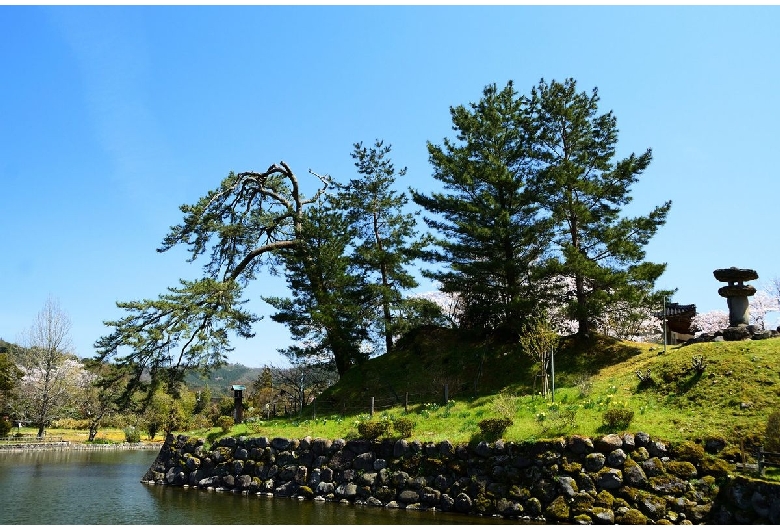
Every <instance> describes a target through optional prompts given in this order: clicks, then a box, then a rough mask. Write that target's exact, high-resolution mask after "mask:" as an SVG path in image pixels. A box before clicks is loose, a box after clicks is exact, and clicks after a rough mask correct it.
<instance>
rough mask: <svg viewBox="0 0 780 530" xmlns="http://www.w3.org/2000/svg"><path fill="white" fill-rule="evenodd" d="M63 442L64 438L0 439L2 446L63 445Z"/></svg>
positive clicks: (20, 437) (18, 437)
mask: <svg viewBox="0 0 780 530" xmlns="http://www.w3.org/2000/svg"><path fill="white" fill-rule="evenodd" d="M62 441H63V439H62V436H43V437H40V438H39V437H38V436H6V437H5V438H0V444H2V445H10V444H51V443H61V442H62Z"/></svg>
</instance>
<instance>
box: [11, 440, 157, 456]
mask: <svg viewBox="0 0 780 530" xmlns="http://www.w3.org/2000/svg"><path fill="white" fill-rule="evenodd" d="M162 446H163V443H162V442H159V443H157V442H147V443H144V442H138V443H129V442H121V443H112V444H90V443H83V442H67V441H66V442H51V443H46V442H43V443H20V444H7V445H0V453H24V452H28V451H152V450H155V451H159V450H160V448H162Z"/></svg>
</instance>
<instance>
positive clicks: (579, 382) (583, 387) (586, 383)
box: [574, 374, 593, 398]
mask: <svg viewBox="0 0 780 530" xmlns="http://www.w3.org/2000/svg"><path fill="white" fill-rule="evenodd" d="M574 385H575V386H576V387H577V391H578V392H579V396H580V397H581V398H584V397H588V396H589V395H590V391H591V390H592V389H593V381H591V378H590V376H589V375H588V374H580V375H578V376H577V379H576V380H575V381H574Z"/></svg>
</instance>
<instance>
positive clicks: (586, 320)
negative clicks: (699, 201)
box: [527, 79, 671, 336]
mask: <svg viewBox="0 0 780 530" xmlns="http://www.w3.org/2000/svg"><path fill="white" fill-rule="evenodd" d="M598 103H599V96H598V91H597V89H594V90H593V92H592V93H591V94H587V93H585V92H577V86H576V82H575V81H574V80H573V79H567V80H566V81H564V82H563V83H559V82H555V81H553V82H551V83H549V84H548V83H546V82H545V81H544V80H542V81H540V83H539V84H538V86H536V87H534V88H533V89H532V91H531V98H530V102H529V109H530V120H529V121H528V122H527V125H528V131H529V135H530V136H531V140H532V144H533V152H532V154H531V159H532V162H533V165H534V176H533V179H532V182H533V186H532V187H533V188H534V190H535V192H536V196H537V197H538V198H539V200H540V201H541V202H542V206H543V207H544V208H545V209H546V210H547V211H548V212H549V214H550V215H551V219H552V221H553V222H554V224H555V231H554V254H555V257H554V258H553V259H551V260H550V261H549V262H548V265H550V271H551V273H552V274H558V275H560V276H563V277H570V278H573V279H574V293H573V296H572V297H570V298H569V299H567V300H564V302H565V304H566V305H567V307H568V309H569V314H570V316H571V317H572V318H573V319H575V320H576V321H577V322H578V334H579V335H581V336H587V335H588V334H589V333H590V331H591V330H592V329H593V328H594V326H595V321H596V320H597V319H598V317H599V316H600V315H601V314H602V313H603V312H604V310H605V308H606V307H607V306H609V305H610V304H612V303H614V302H615V301H624V302H629V303H631V304H637V305H642V304H644V305H656V306H657V305H658V303H654V302H659V301H660V297H661V296H663V295H664V294H666V295H668V294H670V293H669V292H665V293H660V292H658V293H653V286H654V283H655V281H656V280H657V279H658V277H659V276H660V275H661V274H662V273H663V272H664V270H665V268H666V264H659V263H651V262H648V261H644V258H645V250H644V247H645V246H646V245H647V243H648V242H649V240H650V238H651V237H652V236H653V235H654V234H655V233H656V231H657V230H658V228H659V227H661V226H662V225H663V224H664V223H665V222H666V216H667V214H668V212H669V209H670V208H671V201H668V202H666V203H664V204H663V205H661V206H658V207H656V208H654V209H653V210H652V211H651V212H650V213H649V214H647V215H645V216H638V217H631V218H629V217H621V213H622V210H623V208H624V207H625V206H626V205H628V204H629V203H630V202H631V200H632V197H631V196H630V195H629V193H630V189H631V186H632V185H633V184H634V183H636V182H637V180H638V178H639V176H640V175H641V174H642V173H643V172H644V171H645V170H646V169H647V167H648V166H649V164H650V161H651V159H652V152H651V150H650V149H648V150H647V151H645V152H644V153H642V154H641V155H639V156H636V155H634V154H631V155H630V156H628V157H627V158H623V159H620V160H616V159H615V151H616V144H617V137H618V129H617V122H616V119H615V116H614V115H613V113H612V112H611V111H610V112H607V113H605V114H599V113H598ZM649 297H654V299H657V300H651V301H648V299H649Z"/></svg>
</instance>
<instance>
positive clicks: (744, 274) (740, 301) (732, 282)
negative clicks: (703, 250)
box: [713, 267, 758, 340]
mask: <svg viewBox="0 0 780 530" xmlns="http://www.w3.org/2000/svg"><path fill="white" fill-rule="evenodd" d="M713 274H714V275H715V279H716V280H718V281H719V282H728V285H725V286H723V287H721V288H720V289H718V294H719V295H721V296H723V297H725V298H726V302H727V303H728V306H729V330H730V331H732V333H726V331H725V330H724V334H723V335H724V338H725V339H726V340H729V338H730V337H728V336H727V335H734V337H733V338H731V340H739V339H740V338H743V337H741V336H739V335H742V334H744V335H746V337H747V336H749V335H750V333H749V332H748V330H747V329H744V333H740V332H738V331H737V330H736V329H734V328H747V326H749V325H750V306H749V302H748V296H753V295H754V294H756V288H755V287H753V286H752V285H745V283H744V282H747V281H750V280H757V279H758V273H756V271H754V270H753V269H738V268H737V267H731V268H728V269H718V270H716V271H714V272H713ZM746 337H745V338H746Z"/></svg>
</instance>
